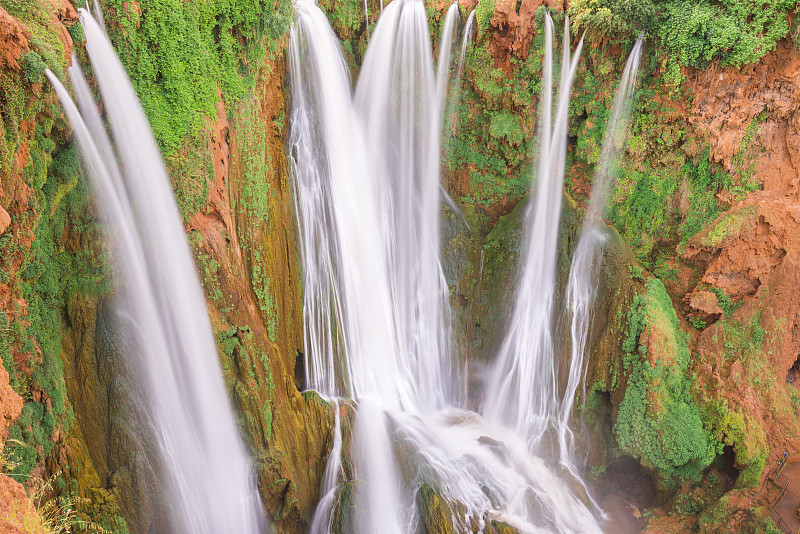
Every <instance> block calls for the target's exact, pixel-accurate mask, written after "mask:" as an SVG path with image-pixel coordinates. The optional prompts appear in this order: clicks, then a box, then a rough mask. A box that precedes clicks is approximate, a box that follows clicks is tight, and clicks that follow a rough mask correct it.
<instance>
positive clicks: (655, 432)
mask: <svg viewBox="0 0 800 534" xmlns="http://www.w3.org/2000/svg"><path fill="white" fill-rule="evenodd" d="M646 288H647V290H646V292H645V294H643V295H637V296H636V297H634V299H633V301H632V304H631V308H630V310H629V312H628V335H627V336H626V337H625V339H624V341H623V344H622V349H623V351H625V352H626V355H625V358H624V360H623V364H624V367H625V370H626V372H627V373H628V380H627V386H626V389H625V395H624V397H623V400H622V402H621V403H620V406H619V411H618V414H617V420H616V422H615V424H614V434H615V436H616V438H617V444H618V445H619V447H620V449H621V450H622V451H623V452H625V453H626V454H630V455H631V456H633V457H634V458H639V459H640V461H641V463H642V465H644V466H645V467H648V468H651V469H654V470H655V471H656V472H657V473H658V474H659V476H660V479H661V480H660V481H661V483H662V484H663V485H665V486H667V487H669V486H672V485H673V484H674V483H675V481H676V479H685V478H688V479H695V480H697V479H699V478H700V472H701V470H702V469H704V468H705V467H707V466H708V465H709V464H710V463H711V462H712V461H713V460H714V457H715V456H716V455H717V454H718V453H719V452H720V450H721V445H720V444H719V443H718V441H717V440H716V439H715V438H714V436H713V435H712V434H711V433H710V432H709V431H707V430H706V428H705V425H704V423H703V417H702V412H701V411H700V409H699V408H698V406H697V405H696V403H695V401H694V399H693V398H692V396H691V394H690V392H689V388H690V386H691V381H690V380H689V379H687V375H688V367H689V359H690V354H689V347H688V344H687V336H686V334H685V333H684V332H683V331H682V330H681V329H680V326H679V323H678V317H677V315H676V313H675V310H674V308H673V307H672V302H671V301H670V299H669V295H667V292H666V289H665V288H664V284H663V283H662V282H661V281H660V280H659V279H657V278H651V279H650V280H648V281H647V283H646ZM645 329H656V330H657V331H658V332H659V335H660V337H659V340H660V341H662V342H663V346H659V347H647V346H645V345H641V344H639V338H640V336H641V333H642V332H643V331H645ZM651 352H652V354H650V353H651Z"/></svg>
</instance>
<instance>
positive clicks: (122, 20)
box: [108, 0, 291, 220]
mask: <svg viewBox="0 0 800 534" xmlns="http://www.w3.org/2000/svg"><path fill="white" fill-rule="evenodd" d="M108 8H110V9H109V13H112V10H113V13H115V14H116V17H111V19H112V20H110V22H113V23H112V24H109V28H110V30H111V37H112V40H113V42H114V44H115V48H116V49H117V51H118V53H119V54H120V57H121V59H122V61H123V63H124V64H125V66H126V68H127V71H128V74H129V75H130V77H131V81H132V82H133V85H134V87H135V89H136V91H137V93H138V95H139V97H140V99H141V101H142V106H143V107H144V109H145V112H146V113H147V116H148V118H149V120H150V124H151V126H152V128H153V133H154V134H155V136H156V139H157V140H158V143H159V145H160V147H161V151H162V154H163V155H164V157H165V159H166V161H167V163H168V165H169V166H170V168H171V169H172V170H173V171H175V172H174V174H175V175H176V176H180V177H181V179H180V180H178V181H177V182H176V196H177V198H178V202H179V207H180V208H181V213H182V215H183V217H184V220H186V219H187V218H188V217H189V216H190V215H191V214H192V213H193V212H194V211H196V210H197V209H200V208H202V207H203V206H204V205H205V198H206V196H207V187H208V182H210V180H211V179H213V165H212V164H211V160H210V151H209V150H208V148H207V146H206V145H205V141H204V136H203V132H204V129H205V128H207V126H208V124H209V122H210V121H211V120H212V119H214V117H215V116H216V112H217V101H218V95H219V92H220V91H221V92H222V95H223V97H224V99H225V100H226V101H227V102H229V103H233V102H238V101H240V100H242V99H243V98H244V97H245V96H246V95H247V94H248V92H249V91H250V90H251V89H252V87H253V82H254V80H255V78H256V76H257V74H258V71H259V69H260V68H261V67H262V65H263V64H264V59H265V57H266V56H267V55H268V54H271V53H275V52H277V50H278V49H279V48H280V47H281V46H282V45H283V36H284V34H285V33H286V31H287V30H288V28H289V24H290V22H291V4H290V1H289V0H253V1H250V2H245V3H241V2H236V1H235V0H214V1H209V2H207V1H203V0H190V1H187V2H184V1H182V0H152V1H148V2H142V3H141V11H142V14H141V16H140V15H139V14H138V13H137V12H136V11H134V10H133V9H132V8H131V4H130V3H128V2H124V1H123V0H110V2H109V4H108ZM114 18H115V19H116V20H113V19H114Z"/></svg>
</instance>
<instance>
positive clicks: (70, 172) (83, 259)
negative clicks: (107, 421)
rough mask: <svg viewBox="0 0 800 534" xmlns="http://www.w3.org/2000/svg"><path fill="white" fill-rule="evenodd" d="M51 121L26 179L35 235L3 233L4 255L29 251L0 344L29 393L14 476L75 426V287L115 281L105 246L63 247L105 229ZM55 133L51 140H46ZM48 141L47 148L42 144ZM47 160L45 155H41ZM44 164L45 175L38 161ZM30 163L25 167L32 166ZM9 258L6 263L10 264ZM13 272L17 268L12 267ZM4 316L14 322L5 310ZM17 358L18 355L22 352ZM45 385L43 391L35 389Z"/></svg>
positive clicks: (0, 249)
mask: <svg viewBox="0 0 800 534" xmlns="http://www.w3.org/2000/svg"><path fill="white" fill-rule="evenodd" d="M51 128H52V122H51V123H49V124H48V122H47V121H46V120H42V119H40V121H39V122H38V123H37V138H38V137H39V134H40V133H41V136H42V137H40V138H38V139H37V143H36V144H35V145H34V146H36V147H38V148H37V149H36V150H38V154H37V155H36V157H34V154H33V153H32V154H31V156H32V157H31V158H30V160H29V161H30V164H29V167H30V169H31V170H30V171H29V172H26V173H25V174H26V176H27V178H28V183H29V185H31V186H32V187H35V191H37V199H36V203H37V205H38V210H39V219H38V221H37V226H36V235H35V238H34V239H33V241H32V244H31V246H30V248H26V247H25V246H24V245H23V244H22V243H20V242H16V241H15V240H14V239H12V238H10V237H8V238H6V237H5V236H4V238H3V240H1V241H0V256H2V257H3V258H12V257H14V256H15V255H17V254H23V255H24V258H25V259H24V260H23V262H22V265H21V267H20V289H21V292H22V297H23V298H24V299H25V301H26V302H27V308H26V314H25V315H17V319H16V320H15V321H14V322H13V323H12V324H11V325H9V327H8V330H6V332H5V335H4V338H5V340H4V343H2V345H5V347H0V353H2V355H3V364H4V366H5V367H6V370H8V372H9V374H10V376H11V384H12V386H13V387H14V388H15V389H16V391H17V392H18V393H19V394H20V395H22V397H23V398H24V399H25V401H26V402H25V405H24V407H23V411H22V415H21V416H20V418H19V419H18V420H17V423H16V425H14V426H12V427H11V431H10V437H11V439H12V440H13V441H12V443H11V444H10V446H8V448H7V451H8V455H9V457H10V458H12V459H13V461H14V463H15V464H16V468H15V470H14V471H13V472H12V476H14V477H15V478H17V479H19V480H25V479H27V476H28V474H29V473H30V471H31V470H32V469H33V468H34V467H35V466H36V465H37V463H38V462H41V461H42V460H43V459H44V457H46V456H47V455H48V454H49V453H50V451H51V450H52V449H53V446H54V443H53V441H52V440H51V439H50V436H51V435H52V434H53V432H54V431H55V429H56V426H57V425H59V424H60V425H61V426H62V427H64V428H65V429H69V427H70V426H71V425H72V420H73V418H74V415H73V414H72V412H71V410H69V409H67V400H66V385H65V383H64V372H63V365H62V361H61V339H62V335H63V321H62V316H63V314H64V312H65V309H66V306H68V305H69V303H70V302H71V301H72V299H73V295H74V294H76V293H80V294H82V295H100V294H103V293H105V292H107V291H108V290H109V289H110V280H109V276H108V275H109V273H108V264H107V258H106V253H105V251H104V250H103V249H102V248H91V247H86V248H78V249H65V248H64V245H63V244H62V239H63V236H64V235H77V234H79V233H80V234H84V235H86V236H87V238H89V240H90V241H89V242H93V243H95V245H99V241H94V240H96V239H97V238H98V237H99V227H98V226H97V223H96V222H95V221H94V220H93V218H92V216H91V214H90V210H88V209H87V206H88V202H89V196H90V191H89V186H88V184H87V183H86V182H85V181H84V180H79V179H78V177H79V174H80V167H79V163H78V156H77V151H76V149H75V147H74V146H73V145H67V146H65V147H64V148H59V149H58V150H56V151H55V153H54V155H53V157H52V160H53V163H52V164H50V161H49V160H50V155H49V154H50V153H51V151H53V150H54V148H55V145H54V143H53V142H52V141H50V139H49V136H50V133H51ZM45 141H49V142H45ZM42 147H43V148H44V149H42ZM37 162H41V163H37ZM38 165H42V168H44V169H49V172H48V171H45V176H44V180H45V181H44V182H43V183H42V182H41V179H42V177H41V176H40V175H39V173H40V170H39V169H38V168H36V167H37V166H38ZM27 169H28V167H26V171H27ZM10 267H11V265H10V264H6V263H5V262H4V264H3V266H2V268H3V270H5V269H8V268H10ZM6 275H7V276H10V275H11V273H7V274H6ZM4 322H5V323H8V318H7V316H6V318H5V320H4ZM9 347H16V348H17V352H18V357H17V358H19V356H25V357H27V362H25V364H24V365H23V366H22V367H21V368H20V367H19V366H18V365H17V364H15V361H14V360H13V359H11V358H10V350H9ZM17 361H19V360H18V359H17ZM37 391H42V392H44V397H41V396H36V400H34V397H35V392H37Z"/></svg>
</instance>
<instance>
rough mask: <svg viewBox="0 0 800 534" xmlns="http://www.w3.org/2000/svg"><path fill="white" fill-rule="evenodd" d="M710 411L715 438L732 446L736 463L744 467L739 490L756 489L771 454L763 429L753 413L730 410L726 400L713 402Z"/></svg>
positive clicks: (740, 476)
mask: <svg viewBox="0 0 800 534" xmlns="http://www.w3.org/2000/svg"><path fill="white" fill-rule="evenodd" d="M710 411H711V414H710V415H711V418H712V420H713V421H714V427H715V428H714V433H715V438H716V439H717V440H718V441H720V442H722V443H725V445H730V446H732V447H733V450H734V452H735V453H736V463H737V464H738V465H740V466H744V469H743V470H742V471H741V472H740V473H739V477H738V478H737V479H736V487H738V488H753V487H756V486H757V485H758V482H759V480H760V478H761V472H762V471H763V470H764V464H765V463H766V461H767V455H768V454H769V447H768V446H767V437H766V434H765V433H764V428H763V427H762V426H761V424H760V423H758V422H757V421H756V420H755V419H753V417H752V416H751V415H750V414H748V413H743V412H742V411H741V409H735V410H732V409H730V408H729V407H728V404H727V403H726V402H725V401H713V402H712V404H711V406H710Z"/></svg>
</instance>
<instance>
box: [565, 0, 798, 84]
mask: <svg viewBox="0 0 800 534" xmlns="http://www.w3.org/2000/svg"><path fill="white" fill-rule="evenodd" d="M796 6H797V3H796V2H795V1H794V0H756V1H748V2H740V1H738V0H717V1H715V0H699V1H693V0H668V1H665V2H655V1H654V0H644V1H639V0H575V1H574V2H571V3H570V6H569V11H568V13H569V15H570V17H571V19H572V24H573V27H574V28H575V29H576V30H577V31H581V30H583V29H587V30H588V32H589V36H590V39H592V40H594V41H603V40H619V41H622V42H623V44H625V43H629V42H630V41H632V40H633V39H634V38H635V36H636V35H638V34H639V33H642V32H644V33H647V34H648V35H649V36H650V37H651V39H653V40H655V42H656V43H657V45H658V46H659V49H660V54H661V57H662V59H663V61H664V63H665V65H666V73H665V75H666V78H667V80H668V81H669V83H670V85H671V86H672V87H673V88H677V87H678V86H679V85H680V83H681V82H682V81H683V75H682V74H681V70H680V69H681V67H694V68H704V67H705V66H706V65H707V64H708V63H709V62H710V61H712V60H718V61H719V62H720V64H721V65H722V66H723V67H724V66H728V65H733V66H736V67H740V66H743V65H748V64H750V63H753V62H755V61H758V60H759V59H761V58H762V57H764V55H766V54H767V53H768V52H770V51H771V50H773V49H774V48H775V46H776V44H777V42H778V41H779V40H780V39H782V38H783V37H785V36H786V35H787V34H788V33H789V30H790V28H789V14H790V13H791V12H792V11H795V10H796Z"/></svg>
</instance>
